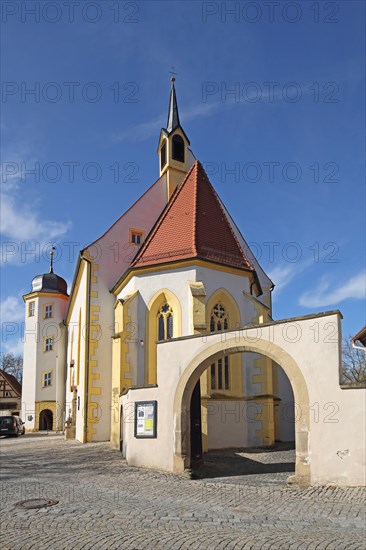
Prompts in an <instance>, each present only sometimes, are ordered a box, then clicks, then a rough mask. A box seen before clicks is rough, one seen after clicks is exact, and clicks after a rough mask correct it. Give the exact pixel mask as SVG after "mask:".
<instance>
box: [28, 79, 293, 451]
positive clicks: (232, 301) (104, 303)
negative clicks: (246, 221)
mask: <svg viewBox="0 0 366 550" xmlns="http://www.w3.org/2000/svg"><path fill="white" fill-rule="evenodd" d="M171 80H172V82H171V91H170V99H169V110H168V120H167V125H166V128H163V129H162V130H161V132H160V137H159V143H158V159H159V177H158V179H157V180H156V181H155V183H153V185H151V186H150V187H149V188H148V189H147V191H145V193H144V194H143V195H142V196H141V197H139V198H138V199H137V201H136V202H135V203H134V204H133V205H132V206H131V207H130V208H129V209H128V210H127V211H126V212H125V213H124V214H123V215H122V216H121V217H120V218H119V219H118V220H117V221H116V222H115V223H114V224H113V225H112V226H111V227H110V228H109V229H108V230H107V231H106V232H105V233H104V234H103V235H101V237H100V238H98V239H97V240H95V241H94V242H93V243H91V244H90V245H89V246H87V247H86V248H84V249H83V250H82V251H81V252H80V254H79V257H78V261H77V265H76V269H75V275H74V279H73V282H72V287H71V289H70V292H69V294H68V292H67V285H66V282H65V281H64V279H62V277H60V276H58V275H56V274H55V273H54V270H53V265H52V257H51V264H50V268H49V272H48V273H45V274H43V275H38V276H36V277H35V278H34V279H33V282H32V288H31V291H30V292H29V293H28V294H26V295H25V296H24V301H25V305H26V313H25V346H24V383H23V388H24V390H23V397H22V402H23V405H22V406H23V410H22V417H23V419H24V420H25V422H26V429H28V430H34V431H37V430H43V429H52V430H62V429H63V427H64V425H65V424H66V426H67V429H66V434H67V437H71V438H73V437H75V438H76V439H77V440H78V441H80V442H84V443H85V442H93V441H110V442H111V445H112V446H113V448H115V449H120V450H122V451H123V452H125V447H124V445H125V444H126V438H125V436H124V430H125V426H126V424H127V423H128V422H129V421H130V422H132V423H134V425H135V430H136V429H137V430H138V429H140V430H141V434H142V435H143V434H145V437H147V438H148V437H149V436H150V435H152V436H153V432H154V430H155V429H156V425H155V422H156V418H155V417H154V414H155V413H156V411H155V412H154V411H153V412H151V411H152V409H151V407H150V409H149V406H148V405H149V404H147V406H146V407H145V409H144V408H143V407H142V408H141V410H139V411H138V410H137V409H135V408H134V409H133V410H127V411H126V410H123V402H124V401H123V400H124V398H125V396H126V395H127V393H128V392H130V391H133V390H134V389H135V388H146V389H147V390H148V389H149V388H150V389H151V390H152V389H153V388H157V387H158V385H159V365H158V359H157V348H158V346H159V343H161V342H167V341H169V340H172V339H180V338H185V337H189V336H198V337H201V338H202V339H205V338H207V335H209V334H212V333H222V335H223V338H224V336H225V334H226V333H227V332H228V331H230V330H234V329H238V328H240V327H243V326H251V325H255V326H257V325H261V324H266V323H269V322H271V321H272V303H271V294H272V290H273V288H274V285H273V283H272V281H271V280H270V278H269V277H268V276H267V275H266V273H265V272H264V271H263V269H262V268H261V266H260V265H259V263H258V261H257V260H256V258H255V256H254V255H253V253H252V252H251V251H250V249H249V246H248V244H247V243H246V241H245V239H244V237H243V236H242V234H241V232H240V230H239V228H238V226H237V225H236V224H235V222H234V220H233V219H232V218H231V216H230V214H229V212H228V211H227V209H226V208H225V206H224V204H223V203H222V201H221V200H220V198H219V196H218V194H217V193H216V191H215V189H214V187H213V185H212V183H211V182H210V181H209V179H208V177H207V175H206V173H205V170H204V168H203V166H202V164H201V163H200V161H199V160H196V158H195V156H194V154H193V153H192V151H191V149H190V141H189V138H188V136H187V134H186V133H185V131H184V130H183V127H182V125H181V122H180V118H179V111H178V104H177V97H176V90H175V85H174V78H172V79H171ZM189 345H190V344H189V341H187V346H189ZM169 361H170V362H171V369H173V370H174V369H179V365H178V364H176V362H175V357H174V352H173V353H172V355H171V357H170V358H169ZM152 401H154V400H152ZM293 407H294V397H293V392H292V389H291V385H290V382H289V380H288V378H287V376H286V374H285V372H284V371H283V370H282V368H281V367H280V366H279V365H277V364H276V363H275V362H274V361H273V360H272V359H270V358H269V357H266V356H264V355H261V354H259V353H254V352H247V353H240V352H239V353H233V354H223V355H222V356H220V357H218V358H217V359H216V360H215V361H212V363H211V364H209V365H208V367H207V368H206V370H205V371H204V372H203V373H202V374H201V376H200V378H199V380H198V382H197V383H196V384H195V387H194V389H193V392H192V401H191V410H190V414H191V420H192V422H191V430H192V433H193V432H195V437H194V439H192V446H193V448H194V450H193V455H192V456H193V458H194V457H197V458H199V457H200V456H201V454H202V452H205V451H207V450H209V449H220V448H228V447H248V446H271V445H273V444H274V443H275V441H293V440H294V439H295V435H294V423H293ZM149 411H150V412H149ZM171 414H172V411H169V410H161V408H160V409H159V413H158V418H159V420H158V421H157V422H158V426H159V423H160V421H161V419H162V418H163V417H164V416H165V415H171ZM136 415H139V416H140V418H141V422H140V423H139V422H138V419H137V418H136ZM144 430H145V432H144ZM150 431H151V433H149V432H150ZM135 435H136V434H135Z"/></svg>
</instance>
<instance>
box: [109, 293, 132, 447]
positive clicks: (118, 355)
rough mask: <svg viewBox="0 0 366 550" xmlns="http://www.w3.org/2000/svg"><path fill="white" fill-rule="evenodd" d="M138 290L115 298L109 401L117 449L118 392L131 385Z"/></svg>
mask: <svg viewBox="0 0 366 550" xmlns="http://www.w3.org/2000/svg"><path fill="white" fill-rule="evenodd" d="M137 296H138V292H137V291H135V292H132V293H131V294H129V295H128V297H126V298H125V299H124V300H123V301H122V300H117V301H116V304H115V307H114V311H115V331H116V332H115V335H114V336H113V337H112V392H111V396H112V403H111V447H112V448H114V449H119V445H120V434H121V425H120V422H121V419H120V414H119V398H120V394H121V393H122V392H123V391H125V390H126V389H128V388H130V387H131V386H132V385H133V379H132V371H131V355H133V350H132V349H131V348H132V346H133V344H134V343H135V342H134V341H133V337H134V325H135V315H133V312H132V311H131V310H132V309H135V308H134V307H133V306H134V305H135V304H134V302H135V301H137Z"/></svg>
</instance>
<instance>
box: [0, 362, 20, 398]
mask: <svg viewBox="0 0 366 550" xmlns="http://www.w3.org/2000/svg"><path fill="white" fill-rule="evenodd" d="M0 375H1V376H3V378H4V379H5V380H6V381H7V383H8V384H9V385H10V386H11V387H12V388H13V390H14V391H15V393H17V394H19V397H20V396H21V394H22V386H21V384H20V383H19V382H18V380H17V379H16V378H15V376H13V375H12V374H9V373H8V372H5V371H3V370H2V369H0Z"/></svg>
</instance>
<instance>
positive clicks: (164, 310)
mask: <svg viewBox="0 0 366 550" xmlns="http://www.w3.org/2000/svg"><path fill="white" fill-rule="evenodd" d="M171 338H173V311H172V308H171V307H170V305H169V304H168V303H165V304H163V305H162V306H161V307H160V309H159V312H158V340H159V341H161V340H170V339H171Z"/></svg>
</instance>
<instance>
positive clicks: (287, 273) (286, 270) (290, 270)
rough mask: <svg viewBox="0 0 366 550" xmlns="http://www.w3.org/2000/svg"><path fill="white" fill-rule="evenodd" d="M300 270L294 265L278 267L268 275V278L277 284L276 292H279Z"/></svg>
mask: <svg viewBox="0 0 366 550" xmlns="http://www.w3.org/2000/svg"><path fill="white" fill-rule="evenodd" d="M298 272H299V269H298V268H297V266H296V265H294V264H289V265H283V266H278V267H275V268H274V269H272V271H270V272H269V273H268V277H269V278H270V279H271V281H273V282H274V284H275V291H276V292H279V291H280V290H282V289H283V288H284V287H285V286H286V285H288V284H289V282H290V281H292V279H293V278H294V277H295V276H296V274H297V273H298Z"/></svg>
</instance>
